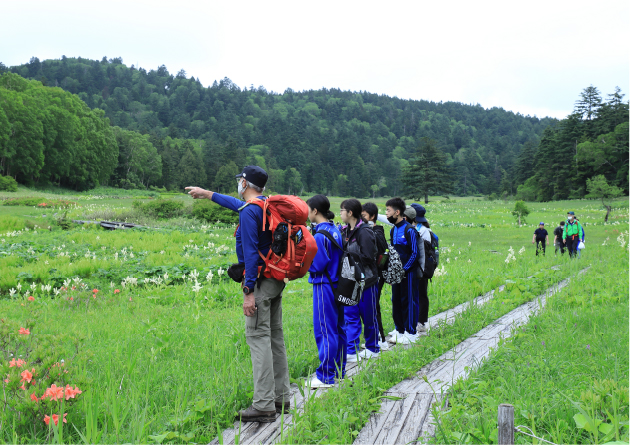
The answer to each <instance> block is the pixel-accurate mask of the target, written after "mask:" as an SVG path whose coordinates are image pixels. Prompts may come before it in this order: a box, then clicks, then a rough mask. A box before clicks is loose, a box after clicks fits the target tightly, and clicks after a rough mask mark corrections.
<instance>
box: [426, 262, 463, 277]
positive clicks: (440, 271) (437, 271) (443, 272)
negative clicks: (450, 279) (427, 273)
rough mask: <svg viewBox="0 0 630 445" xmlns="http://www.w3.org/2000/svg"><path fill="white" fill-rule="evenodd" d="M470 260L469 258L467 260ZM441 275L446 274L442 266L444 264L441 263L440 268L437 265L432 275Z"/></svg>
mask: <svg viewBox="0 0 630 445" xmlns="http://www.w3.org/2000/svg"><path fill="white" fill-rule="evenodd" d="M469 261H470V260H469ZM443 275H446V269H445V268H444V264H442V268H440V266H438V267H437V268H436V269H435V271H434V272H433V276H434V277H441V276H443Z"/></svg>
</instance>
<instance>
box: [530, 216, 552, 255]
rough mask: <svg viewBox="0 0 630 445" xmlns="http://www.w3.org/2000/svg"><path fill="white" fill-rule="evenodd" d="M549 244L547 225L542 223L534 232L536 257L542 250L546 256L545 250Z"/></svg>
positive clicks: (533, 240)
mask: <svg viewBox="0 0 630 445" xmlns="http://www.w3.org/2000/svg"><path fill="white" fill-rule="evenodd" d="M548 242H549V233H547V230H545V223H544V222H541V223H540V224H538V228H537V229H536V230H534V237H533V238H532V244H534V243H535V244H536V256H538V252H540V250H541V246H542V253H543V255H544V254H545V249H546V247H547V243H548Z"/></svg>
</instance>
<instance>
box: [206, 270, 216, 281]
mask: <svg viewBox="0 0 630 445" xmlns="http://www.w3.org/2000/svg"><path fill="white" fill-rule="evenodd" d="M213 276H214V275H213V274H212V271H210V272H208V275H206V281H212V277H213Z"/></svg>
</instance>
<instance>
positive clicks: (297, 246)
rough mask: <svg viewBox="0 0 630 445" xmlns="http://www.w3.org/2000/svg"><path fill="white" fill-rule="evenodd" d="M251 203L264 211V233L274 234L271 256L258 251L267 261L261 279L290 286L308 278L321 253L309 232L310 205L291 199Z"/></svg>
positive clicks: (273, 198)
mask: <svg viewBox="0 0 630 445" xmlns="http://www.w3.org/2000/svg"><path fill="white" fill-rule="evenodd" d="M247 202H248V203H249V204H256V205H257V206H259V207H260V208H261V209H262V210H263V231H265V230H270V231H271V234H272V242H271V247H270V248H269V252H268V253H267V255H266V256H265V255H263V254H262V253H261V252H260V251H258V255H260V257H261V258H262V259H263V260H264V261H265V265H264V266H262V268H261V270H260V271H259V273H258V276H260V275H261V274H262V276H264V277H267V278H275V279H276V280H280V281H284V282H285V283H287V282H289V281H292V280H296V279H298V278H302V277H303V276H304V275H306V272H308V269H309V268H310V267H311V263H312V262H313V259H314V258H315V254H316V253H317V243H316V241H315V238H313V235H311V233H310V232H309V231H308V230H307V228H306V219H307V218H308V206H307V205H306V203H305V202H304V201H303V200H301V199H300V198H298V197H297V196H291V195H275V196H270V197H269V198H267V199H259V198H254V199H250V200H249V201H247Z"/></svg>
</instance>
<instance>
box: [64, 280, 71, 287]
mask: <svg viewBox="0 0 630 445" xmlns="http://www.w3.org/2000/svg"><path fill="white" fill-rule="evenodd" d="M70 283H71V280H70V278H66V279H65V280H63V287H70Z"/></svg>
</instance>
